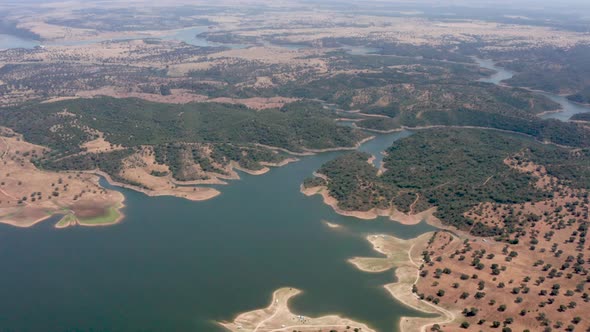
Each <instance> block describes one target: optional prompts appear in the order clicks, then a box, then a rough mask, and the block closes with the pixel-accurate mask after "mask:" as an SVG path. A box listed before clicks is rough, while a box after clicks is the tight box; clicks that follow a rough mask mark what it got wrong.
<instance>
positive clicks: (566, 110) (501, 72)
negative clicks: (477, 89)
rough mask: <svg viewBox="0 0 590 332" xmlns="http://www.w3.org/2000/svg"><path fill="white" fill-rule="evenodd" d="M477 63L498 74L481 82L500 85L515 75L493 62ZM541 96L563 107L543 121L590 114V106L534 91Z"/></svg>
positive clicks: (481, 61)
mask: <svg viewBox="0 0 590 332" xmlns="http://www.w3.org/2000/svg"><path fill="white" fill-rule="evenodd" d="M475 61H476V62H477V64H478V65H479V66H480V67H483V68H486V69H491V70H495V71H496V73H495V74H493V75H491V76H490V77H487V78H484V79H481V80H480V81H481V82H487V83H493V84H497V85H500V84H501V82H502V81H504V80H507V79H510V78H512V76H514V75H515V73H514V72H512V71H510V70H507V69H506V68H502V67H499V66H496V65H495V63H494V61H493V60H487V59H486V60H483V59H478V58H475ZM534 92H535V93H538V94H540V95H543V96H545V97H547V98H549V99H551V100H553V101H554V102H556V103H558V104H560V105H561V108H562V110H561V111H560V112H554V113H547V114H544V115H542V116H541V117H542V118H543V119H557V120H561V121H568V120H569V119H570V118H571V117H572V116H573V115H574V114H578V113H586V112H590V106H587V105H582V104H578V103H574V102H572V101H570V100H569V99H567V98H566V97H565V96H560V95H558V94H555V93H551V92H546V91H534Z"/></svg>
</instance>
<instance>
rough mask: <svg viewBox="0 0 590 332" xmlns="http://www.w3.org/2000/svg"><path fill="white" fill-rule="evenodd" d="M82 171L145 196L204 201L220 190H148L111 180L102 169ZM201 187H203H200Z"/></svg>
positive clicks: (217, 194) (216, 194)
mask: <svg viewBox="0 0 590 332" xmlns="http://www.w3.org/2000/svg"><path fill="white" fill-rule="evenodd" d="M82 173H90V174H96V175H98V176H102V177H104V178H105V180H107V182H108V183H109V184H110V185H112V186H116V187H121V188H126V189H131V190H134V191H137V192H140V193H143V194H145V195H147V196H150V197H157V196H175V197H180V198H185V199H188V200H191V201H204V200H208V199H211V198H214V197H217V196H219V195H220V194H221V192H220V191H219V190H217V189H213V188H204V189H208V190H205V191H204V192H200V193H195V194H193V195H191V196H188V195H187V194H185V195H184V196H181V195H178V194H175V193H174V191H173V190H169V191H168V190H166V191H164V190H160V191H153V190H149V189H144V188H140V187H137V186H134V185H130V184H126V183H121V182H117V181H115V180H113V179H112V178H111V176H110V175H109V174H107V173H105V172H103V171H100V170H92V171H82ZM200 189H203V188H200Z"/></svg>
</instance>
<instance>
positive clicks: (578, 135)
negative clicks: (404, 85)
mask: <svg viewBox="0 0 590 332" xmlns="http://www.w3.org/2000/svg"><path fill="white" fill-rule="evenodd" d="M357 126H359V127H361V128H367V129H375V130H392V129H397V128H401V127H402V126H406V127H424V126H473V127H487V128H495V129H500V130H506V131H513V132H517V133H522V134H525V135H529V136H532V137H534V138H536V139H537V140H539V141H548V142H552V143H556V144H560V145H566V146H572V147H590V130H588V128H586V127H584V126H583V125H580V124H576V123H568V122H562V121H559V120H555V119H547V120H542V119H540V118H531V117H529V118H522V117H514V116H507V115H503V114H494V113H486V112H480V111H475V110H469V109H457V110H448V111H435V110H427V111H423V112H421V113H420V116H417V115H415V114H412V113H403V114H400V115H398V116H396V117H395V118H391V119H389V118H370V119H366V120H362V121H359V122H357Z"/></svg>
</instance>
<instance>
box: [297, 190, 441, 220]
mask: <svg viewBox="0 0 590 332" xmlns="http://www.w3.org/2000/svg"><path fill="white" fill-rule="evenodd" d="M300 191H301V193H302V194H304V195H306V196H313V195H320V196H322V198H323V201H324V204H326V205H329V206H330V207H331V208H332V209H333V210H334V212H336V213H338V214H340V215H343V216H348V217H355V218H359V219H363V220H372V219H376V218H378V217H389V219H390V220H392V221H396V222H399V223H400V224H403V225H416V224H419V223H420V222H422V221H423V220H424V221H426V222H428V223H429V224H439V221H438V218H436V217H435V216H434V212H436V208H434V207H432V208H430V209H428V210H425V211H422V212H419V213H416V214H406V213H403V212H401V211H399V210H397V209H395V208H394V207H392V208H390V209H376V208H373V209H371V210H368V211H347V210H343V209H341V208H340V207H338V201H337V200H336V199H335V198H333V197H332V196H330V194H329V193H328V188H326V187H325V186H320V187H311V188H305V187H304V186H303V185H301V186H300Z"/></svg>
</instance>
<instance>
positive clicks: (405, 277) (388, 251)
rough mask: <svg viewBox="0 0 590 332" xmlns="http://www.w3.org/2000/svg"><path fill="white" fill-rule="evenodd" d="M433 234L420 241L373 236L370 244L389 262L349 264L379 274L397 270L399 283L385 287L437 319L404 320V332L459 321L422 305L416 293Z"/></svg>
mask: <svg viewBox="0 0 590 332" xmlns="http://www.w3.org/2000/svg"><path fill="white" fill-rule="evenodd" d="M432 234H433V233H425V234H422V235H420V236H419V237H417V238H414V239H410V240H402V239H399V238H396V237H393V236H389V235H370V236H368V237H367V240H368V241H369V242H371V244H372V245H373V248H374V249H375V250H376V251H378V252H380V253H382V254H384V255H385V256H386V257H385V258H376V257H354V258H351V259H350V260H349V262H350V263H351V264H353V265H354V266H356V267H357V268H358V269H359V270H361V271H365V272H369V273H378V272H384V271H387V270H390V269H393V268H395V276H396V279H397V281H396V282H394V283H390V284H387V285H384V287H385V289H387V291H388V292H389V293H390V294H391V296H393V297H394V298H395V299H396V300H398V301H400V302H401V303H403V304H405V305H406V306H408V307H411V308H413V309H415V310H418V311H422V312H424V313H427V314H436V315H437V316H435V317H401V318H400V322H399V324H400V330H401V331H403V332H418V331H419V332H426V331H427V328H429V327H430V326H432V325H433V324H445V323H449V322H452V321H454V320H455V318H456V317H457V315H456V314H455V313H453V312H450V311H448V310H446V309H444V308H441V307H439V306H436V305H434V304H432V303H429V302H427V301H422V300H420V298H418V297H417V295H416V294H414V293H413V292H412V287H413V285H414V284H415V283H416V282H418V280H419V278H420V275H419V273H420V269H419V268H420V264H419V262H421V260H422V258H421V253H422V250H423V249H424V248H426V246H427V243H428V240H429V239H430V238H431V237H432Z"/></svg>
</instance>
